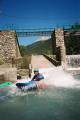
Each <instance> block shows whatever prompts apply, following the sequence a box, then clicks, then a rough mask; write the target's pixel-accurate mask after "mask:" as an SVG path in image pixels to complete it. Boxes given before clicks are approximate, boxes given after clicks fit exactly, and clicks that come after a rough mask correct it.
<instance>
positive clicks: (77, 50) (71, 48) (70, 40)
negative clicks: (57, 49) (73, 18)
mask: <svg viewBox="0 0 80 120" xmlns="http://www.w3.org/2000/svg"><path fill="white" fill-rule="evenodd" d="M71 29H72V30H73V32H72V33H71V34H70V36H69V37H65V46H66V52H67V54H70V55H72V54H80V35H79V36H74V34H75V32H76V31H78V30H80V25H79V24H75V25H72V26H71V28H70V30H71Z"/></svg>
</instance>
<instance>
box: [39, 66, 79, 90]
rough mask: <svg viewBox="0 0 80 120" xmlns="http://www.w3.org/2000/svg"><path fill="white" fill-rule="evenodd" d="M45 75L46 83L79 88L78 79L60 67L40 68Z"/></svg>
mask: <svg viewBox="0 0 80 120" xmlns="http://www.w3.org/2000/svg"><path fill="white" fill-rule="evenodd" d="M40 71H41V72H42V73H43V74H44V76H45V82H46V83H47V84H48V85H52V86H56V87H67V88H69V87H70V88H80V81H77V80H75V79H74V77H73V76H72V75H71V74H69V73H66V72H64V71H63V69H62V67H57V68H49V69H40Z"/></svg>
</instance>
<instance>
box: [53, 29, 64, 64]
mask: <svg viewBox="0 0 80 120" xmlns="http://www.w3.org/2000/svg"><path fill="white" fill-rule="evenodd" d="M52 39H53V41H54V42H53V44H54V45H53V52H54V54H56V60H57V61H60V62H61V65H63V64H66V50H65V44H64V30H63V29H61V28H58V29H55V31H54V32H53V34H52Z"/></svg>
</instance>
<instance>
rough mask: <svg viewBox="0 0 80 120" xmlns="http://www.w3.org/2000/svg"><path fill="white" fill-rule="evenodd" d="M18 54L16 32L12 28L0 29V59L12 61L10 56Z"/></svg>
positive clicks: (15, 56) (13, 56) (17, 55)
mask: <svg viewBox="0 0 80 120" xmlns="http://www.w3.org/2000/svg"><path fill="white" fill-rule="evenodd" d="M20 56H21V55H20V51H19V44H18V40H17V35H16V32H15V31H14V30H2V31H0V59H3V61H5V62H12V58H17V57H20Z"/></svg>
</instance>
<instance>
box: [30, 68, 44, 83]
mask: <svg viewBox="0 0 80 120" xmlns="http://www.w3.org/2000/svg"><path fill="white" fill-rule="evenodd" d="M42 79H44V76H43V75H42V74H41V73H39V69H34V76H33V78H32V81H40V80H42Z"/></svg>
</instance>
